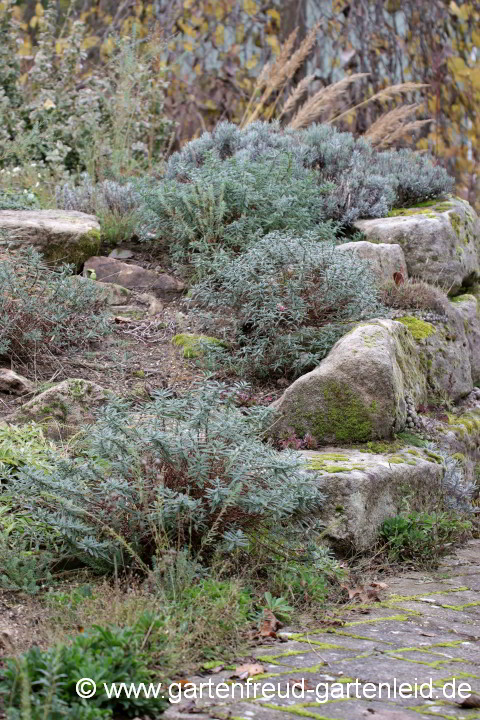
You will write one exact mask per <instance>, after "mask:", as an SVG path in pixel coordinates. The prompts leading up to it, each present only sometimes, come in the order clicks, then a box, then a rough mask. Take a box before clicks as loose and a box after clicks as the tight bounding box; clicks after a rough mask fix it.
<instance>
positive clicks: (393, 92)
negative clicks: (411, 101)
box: [329, 82, 428, 123]
mask: <svg viewBox="0 0 480 720" xmlns="http://www.w3.org/2000/svg"><path fill="white" fill-rule="evenodd" d="M426 87H428V83H415V82H405V83H399V84H398V85H390V86H389V87H386V88H383V90H379V92H377V93H375V94H374V95H372V96H371V97H369V98H367V99H366V100H362V102H360V103H357V105H354V106H353V107H349V108H348V109H347V110H344V111H343V112H342V113H340V115H336V116H335V117H333V118H331V120H329V122H331V123H333V122H337V121H338V120H341V119H342V118H344V117H345V115H348V113H350V112H354V111H356V110H358V109H359V108H361V107H365V105H368V104H369V103H371V102H374V101H375V100H378V101H381V100H391V99H392V98H397V97H399V96H402V95H403V94H404V93H407V92H416V91H417V90H422V89H423V88H426Z"/></svg>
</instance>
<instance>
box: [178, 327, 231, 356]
mask: <svg viewBox="0 0 480 720" xmlns="http://www.w3.org/2000/svg"><path fill="white" fill-rule="evenodd" d="M172 343H173V344H174V345H176V346H177V347H182V348H183V357H184V358H196V357H200V356H201V355H203V353H204V351H205V346H208V345H210V346H212V345H217V346H219V347H227V344H226V343H225V342H223V341H222V340H219V339H218V338H214V337H209V336H208V335H195V334H193V333H180V334H179V335H175V337H173V338H172Z"/></svg>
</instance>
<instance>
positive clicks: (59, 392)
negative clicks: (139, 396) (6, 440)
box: [4, 378, 112, 440]
mask: <svg viewBox="0 0 480 720" xmlns="http://www.w3.org/2000/svg"><path fill="white" fill-rule="evenodd" d="M111 398H112V393H111V392H110V391H109V390H105V389H104V388H102V387H101V386H100V385H97V384H96V383H94V382H90V381H89V380H83V379H81V378H70V379H68V380H63V382H60V383H57V384H56V385H54V386H53V387H51V388H49V389H48V390H45V391H44V392H42V393H40V394H39V395H37V396H36V397H34V398H33V399H32V400H30V401H29V402H27V403H25V405H22V407H20V408H19V409H18V410H16V411H15V412H14V413H11V414H10V415H9V416H8V417H6V418H4V419H5V420H6V421H7V422H10V423H14V424H17V425H21V424H23V423H27V422H32V421H34V422H38V423H41V425H42V426H43V429H44V432H45V434H46V435H47V436H48V437H50V438H52V439H53V440H59V439H61V440H65V439H66V438H68V437H70V436H71V435H74V434H75V433H76V432H78V431H79V430H80V428H81V427H82V426H85V425H88V424H89V423H92V422H94V420H95V416H94V411H95V410H96V409H97V408H99V407H101V406H102V405H104V404H105V403H106V402H107V401H108V400H109V399H111Z"/></svg>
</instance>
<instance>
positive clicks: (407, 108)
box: [365, 103, 433, 148]
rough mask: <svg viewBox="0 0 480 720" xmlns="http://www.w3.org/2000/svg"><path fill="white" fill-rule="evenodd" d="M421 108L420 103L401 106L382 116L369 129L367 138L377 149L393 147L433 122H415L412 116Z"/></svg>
mask: <svg viewBox="0 0 480 720" xmlns="http://www.w3.org/2000/svg"><path fill="white" fill-rule="evenodd" d="M420 107H421V105H420V104H419V103H412V104H411V105H399V106H398V107H396V108H393V110H389V111H388V112H386V113H384V114H383V115H380V117H379V118H378V119H377V120H376V121H375V122H374V123H373V125H371V126H370V127H369V129H368V130H367V132H366V133H365V137H366V138H368V139H369V140H370V142H371V143H372V145H374V146H375V147H377V148H385V147H388V146H389V145H393V143H395V142H396V141H397V140H400V139H402V138H404V137H405V136H406V135H408V134H409V133H411V132H414V131H415V130H417V129H418V128H421V127H423V125H426V124H428V123H430V122H433V121H432V120H430V119H429V120H416V119H415V120H414V119H412V116H414V115H415V113H416V112H417V110H418V109H419V108H420Z"/></svg>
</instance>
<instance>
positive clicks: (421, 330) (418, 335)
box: [398, 315, 437, 340]
mask: <svg viewBox="0 0 480 720" xmlns="http://www.w3.org/2000/svg"><path fill="white" fill-rule="evenodd" d="M398 321H399V322H401V323H402V325H405V327H407V328H408V329H409V330H410V332H411V333H412V335H413V337H414V338H415V340H425V338H428V337H430V335H433V334H434V333H436V332H437V331H436V329H435V327H434V326H433V325H432V324H431V323H428V322H425V320H420V318H416V317H414V316H413V315H404V317H401V318H398Z"/></svg>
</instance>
